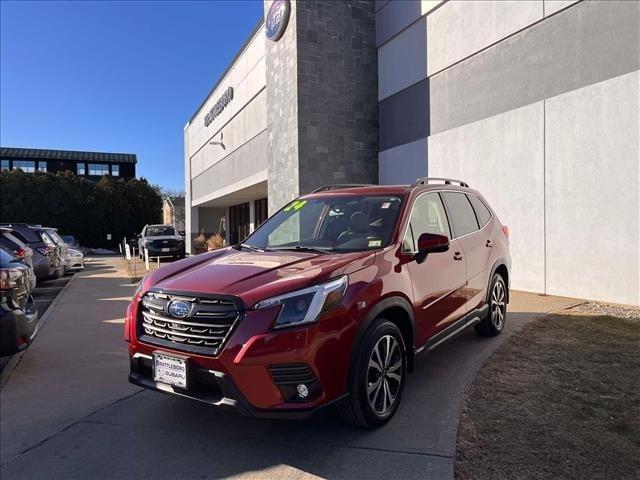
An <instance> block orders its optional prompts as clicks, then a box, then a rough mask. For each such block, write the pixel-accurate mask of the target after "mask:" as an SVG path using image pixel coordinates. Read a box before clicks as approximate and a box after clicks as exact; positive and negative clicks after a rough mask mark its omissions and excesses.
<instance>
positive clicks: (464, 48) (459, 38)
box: [426, 0, 543, 75]
mask: <svg viewBox="0 0 640 480" xmlns="http://www.w3.org/2000/svg"><path fill="white" fill-rule="evenodd" d="M542 17H543V1H542V0H504V1H477V2H466V1H451V2H447V3H446V4H445V5H443V6H442V7H441V8H439V9H437V10H435V11H434V12H433V13H432V14H431V15H428V16H427V17H426V18H427V31H428V32H429V37H428V39H427V73H428V74H429V75H433V74H434V73H436V72H438V71H440V70H442V69H443V68H446V67H448V66H450V65H452V64H454V63H456V62H458V61H460V60H462V59H464V58H466V57H468V56H470V55H473V54H474V53H476V52H478V51H480V50H482V49H483V48H486V47H488V46H489V45H491V44H493V43H495V42H497V41H499V40H501V39H503V38H505V37H506V36H508V35H510V34H512V33H514V32H517V31H518V30H521V29H523V28H525V27H526V26H528V25H531V24H532V23H534V22H536V21H538V20H541V19H542Z"/></svg>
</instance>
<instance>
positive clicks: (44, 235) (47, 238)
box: [40, 232, 56, 247]
mask: <svg viewBox="0 0 640 480" xmlns="http://www.w3.org/2000/svg"><path fill="white" fill-rule="evenodd" d="M40 238H42V241H43V242H44V243H46V244H47V245H49V246H50V247H55V246H56V242H54V241H53V240H52V239H51V237H50V236H49V235H47V233H46V232H40Z"/></svg>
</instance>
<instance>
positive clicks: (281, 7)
mask: <svg viewBox="0 0 640 480" xmlns="http://www.w3.org/2000/svg"><path fill="white" fill-rule="evenodd" d="M290 13H291V4H290V3H289V0H273V2H272V3H271V6H270V7H269V11H268V12H267V17H266V18H265V22H264V23H265V30H266V31H265V33H266V35H267V38H268V39H269V40H271V41H273V42H277V41H278V40H280V37H282V35H283V34H284V31H285V29H286V28H287V23H289V14H290Z"/></svg>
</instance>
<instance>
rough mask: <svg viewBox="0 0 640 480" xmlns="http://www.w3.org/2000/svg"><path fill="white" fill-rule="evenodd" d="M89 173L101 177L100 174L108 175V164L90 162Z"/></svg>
mask: <svg viewBox="0 0 640 480" xmlns="http://www.w3.org/2000/svg"><path fill="white" fill-rule="evenodd" d="M89 175H93V176H96V177H101V176H102V175H109V165H107V164H105V163H90V164H89Z"/></svg>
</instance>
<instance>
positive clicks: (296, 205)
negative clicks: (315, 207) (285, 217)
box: [284, 200, 307, 212]
mask: <svg viewBox="0 0 640 480" xmlns="http://www.w3.org/2000/svg"><path fill="white" fill-rule="evenodd" d="M306 203H307V201H306V200H294V201H293V202H291V203H290V204H289V205H288V206H287V207H286V208H285V209H284V211H285V212H288V211H289V210H291V209H292V208H293V209H294V210H295V211H296V212H297V211H298V210H300V209H301V208H302V207H304V206H305V204H306Z"/></svg>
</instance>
